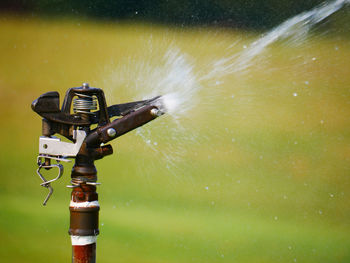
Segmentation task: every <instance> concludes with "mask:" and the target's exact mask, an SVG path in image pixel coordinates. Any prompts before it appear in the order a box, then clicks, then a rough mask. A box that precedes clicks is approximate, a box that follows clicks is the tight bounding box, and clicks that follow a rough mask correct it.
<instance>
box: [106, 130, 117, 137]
mask: <svg viewBox="0 0 350 263" xmlns="http://www.w3.org/2000/svg"><path fill="white" fill-rule="evenodd" d="M107 134H108V136H109V137H111V138H113V137H115V136H116V135H117V131H116V130H115V129H113V128H109V129H108V130H107Z"/></svg>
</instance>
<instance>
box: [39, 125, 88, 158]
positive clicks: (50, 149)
mask: <svg viewBox="0 0 350 263" xmlns="http://www.w3.org/2000/svg"><path fill="white" fill-rule="evenodd" d="M85 137H86V133H85V131H82V130H74V131H73V138H74V139H75V141H76V142H75V143H69V142H62V141H61V139H60V138H57V137H55V136H52V137H45V136H40V138H39V154H40V155H42V154H47V155H51V156H69V157H74V156H76V155H77V153H78V152H79V150H80V147H81V145H82V144H83V141H84V139H85Z"/></svg>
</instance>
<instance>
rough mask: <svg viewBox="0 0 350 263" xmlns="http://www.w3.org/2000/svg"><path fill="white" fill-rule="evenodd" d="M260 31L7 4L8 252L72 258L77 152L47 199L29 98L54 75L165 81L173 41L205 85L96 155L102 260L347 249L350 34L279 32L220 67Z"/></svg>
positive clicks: (231, 258)
mask: <svg viewBox="0 0 350 263" xmlns="http://www.w3.org/2000/svg"><path fill="white" fill-rule="evenodd" d="M257 37H259V35H258V34H257V33H251V32H244V31H237V30H228V29H225V30H224V29H215V28H210V29H208V28H169V27H166V26H159V25H154V24H153V25H152V24H144V25H141V24H132V23H107V22H96V21H89V20H84V19H81V20H70V19H38V18H33V17H11V16H7V17H6V16H3V17H0V55H1V59H0V120H1V127H2V129H1V131H0V138H1V139H0V142H1V149H2V151H1V153H0V167H1V168H2V172H1V182H0V197H1V200H2V202H1V206H0V208H1V212H0V234H1V237H2V238H1V240H2V245H1V246H0V258H1V262H37V263H39V262H69V261H70V257H71V247H70V246H71V245H70V238H69V236H68V234H67V231H68V225H69V210H68V203H69V195H70V190H69V189H68V188H66V187H65V186H66V185H67V184H69V181H70V174H69V172H70V169H71V166H72V164H68V165H65V174H64V176H63V178H62V179H61V180H60V181H59V182H57V183H55V184H53V187H54V189H55V192H54V195H53V197H52V198H51V200H49V202H48V205H47V206H46V207H43V206H42V201H43V199H44V197H45V195H46V189H44V188H43V187H40V185H39V184H40V180H39V178H38V177H37V175H36V173H35V171H36V155H37V148H38V146H37V145H38V136H40V133H41V120H40V118H39V116H38V115H36V114H35V113H34V112H32V111H31V109H30V104H31V102H32V101H33V100H34V99H35V98H37V97H38V96H39V95H40V94H42V93H44V92H46V91H54V90H57V91H59V92H60V94H61V101H62V99H63V94H64V92H65V91H66V90H67V89H68V88H70V87H74V86H79V85H81V83H82V82H89V83H90V85H91V86H94V87H98V88H102V89H104V90H105V92H106V95H107V101H108V102H109V103H110V104H115V103H120V102H126V101H128V100H134V99H138V98H140V99H141V98H143V97H144V96H147V95H148V94H151V93H154V90H156V91H158V90H159V91H160V92H161V91H162V87H160V86H163V85H164V86H166V85H169V83H167V82H165V81H164V79H163V76H164V77H165V76H167V74H168V73H169V70H170V69H169V66H170V65H169V64H171V63H172V62H175V61H176V59H175V60H166V59H165V57H166V54H168V53H167V52H169V50H170V51H171V52H172V53H171V54H175V55H178V56H182V55H183V56H184V57H185V59H186V63H185V64H184V66H186V65H189V66H190V67H189V68H190V69H191V74H189V75H186V74H185V75H184V76H185V77H184V79H182V80H181V81H179V85H182V86H186V85H193V83H192V82H190V81H189V79H187V77H188V78H190V77H191V76H192V77H193V76H194V79H195V81H196V83H195V85H194V86H196V87H197V88H198V86H199V87H200V88H198V89H197V92H196V93H195V94H193V95H191V93H190V92H189V93H186V92H185V93H184V94H183V96H184V97H186V96H188V99H187V101H186V103H185V104H184V105H183V108H182V109H183V110H184V112H181V109H179V110H178V112H177V113H176V114H175V115H173V116H169V115H164V116H162V117H161V118H159V119H157V120H155V121H154V122H152V123H150V124H148V125H146V126H145V127H143V128H142V129H141V130H138V131H136V132H135V131H134V132H131V133H130V134H127V135H125V136H123V137H121V138H120V139H118V140H116V141H115V142H113V143H112V145H113V147H114V150H115V153H114V155H113V156H108V157H106V158H104V159H103V160H99V161H97V162H96V166H97V169H98V176H99V182H101V183H102V184H101V186H99V187H98V193H99V200H100V205H101V212H100V236H99V237H98V244H97V259H98V262H101V263H102V262H137V263H142V262H144V263H146V262H152V263H155V262H162V263H163V262H200V263H204V262H259V263H261V262H269V263H271V262H308V263H309V262H350V249H349V248H350V239H349V235H350V223H349V222H350V221H349V217H350V192H349V189H350V129H349V127H350V59H349V58H350V45H349V44H350V43H349V42H350V39H349V38H346V37H344V36H337V35H327V34H321V32H315V33H314V34H312V35H311V36H310V37H309V38H307V39H305V40H303V41H300V42H299V43H297V44H295V43H294V44H293V43H290V42H288V41H285V42H278V43H275V44H273V45H272V46H270V47H268V49H267V50H266V51H265V52H264V53H263V54H261V55H260V56H258V57H257V58H256V60H254V64H253V66H251V67H250V68H249V69H247V70H245V71H244V72H236V73H230V74H228V73H227V74H226V73H225V72H224V73H225V74H224V73H222V74H217V75H218V76H217V78H216V77H215V76H211V77H208V76H210V73H211V72H215V71H213V69H212V68H211V66H210V65H213V62H214V61H216V60H220V59H221V58H227V57H230V56H232V55H234V54H237V53H238V52H241V51H242V50H243V49H244V48H245V47H246V46H249V43H251V41H252V40H254V39H256V38H257ZM185 68H186V67H185ZM183 72H184V68H183V67H182V66H181V64H180V66H179V67H175V68H174V72H171V73H174V74H175V75H176V74H180V75H181V74H183ZM185 73H186V72H185ZM187 73H188V72H187ZM219 75H220V76H219ZM197 82H198V83H197ZM152 87H154V90H153V89H152ZM181 88H183V87H181ZM179 89H180V87H179ZM166 90H167V89H166V88H164V91H166ZM184 90H185V91H188V90H190V89H186V88H184ZM161 95H163V94H161ZM189 106H191V107H189ZM186 107H188V109H187V108H186Z"/></svg>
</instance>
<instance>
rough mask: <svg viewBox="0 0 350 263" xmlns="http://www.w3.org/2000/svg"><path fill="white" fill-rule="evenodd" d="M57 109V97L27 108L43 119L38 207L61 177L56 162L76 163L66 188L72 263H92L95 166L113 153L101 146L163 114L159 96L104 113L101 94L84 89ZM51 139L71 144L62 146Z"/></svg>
mask: <svg viewBox="0 0 350 263" xmlns="http://www.w3.org/2000/svg"><path fill="white" fill-rule="evenodd" d="M59 105H60V101H59V93H58V92H56V91H53V92H47V93H45V94H43V95H41V96H40V97H39V98H38V99H36V100H35V101H33V103H32V109H33V111H35V112H36V113H38V114H39V115H40V116H41V117H43V120H42V135H43V136H41V137H40V138H39V155H38V158H37V164H38V169H37V174H38V175H39V177H40V179H41V180H42V181H43V183H41V186H43V187H45V188H47V189H48V190H49V192H48V195H47V196H46V198H45V200H44V203H43V205H46V203H47V201H48V200H49V198H50V196H51V195H52V193H53V188H52V186H51V184H52V183H53V182H54V181H56V180H58V179H59V178H60V177H61V176H62V174H63V165H62V164H61V162H70V161H71V158H73V159H75V164H74V166H73V169H72V173H71V185H68V186H67V187H69V188H72V194H71V201H70V206H69V210H70V228H69V234H70V236H71V241H72V246H73V255H72V262H73V263H77V262H79V263H83V262H84V263H94V262H96V237H97V235H98V234H99V228H98V215H99V210H100V206H99V203H98V195H97V192H96V186H97V185H99V183H97V170H96V167H95V165H94V161H95V160H98V159H101V158H103V157H105V156H107V155H110V154H112V153H113V149H112V146H111V145H109V144H106V143H108V142H109V141H111V140H114V139H116V138H118V137H119V136H121V135H123V134H125V133H127V132H129V131H131V130H133V129H135V128H137V127H140V126H142V125H144V124H146V123H148V122H150V121H152V120H154V119H155V118H157V117H159V116H161V115H162V114H164V109H163V107H162V103H161V97H160V96H157V97H154V98H152V99H149V100H142V101H135V102H129V103H124V104H116V105H112V106H109V107H107V104H106V100H105V96H104V92H103V90H101V89H98V88H92V87H89V85H88V84H87V83H83V85H82V86H81V87H77V88H70V89H68V91H67V92H66V96H65V98H64V101H63V104H62V108H61V109H60V108H59ZM114 117H116V119H114V120H113V121H112V120H111V119H112V118H114ZM94 125H97V126H96V127H94ZM54 134H59V135H61V136H63V137H65V138H66V139H68V140H69V141H71V142H65V141H62V140H61V139H60V138H58V137H55V136H53V135H54ZM42 168H44V169H46V170H50V169H53V168H57V170H58V173H57V176H56V177H55V178H54V179H51V180H47V179H46V178H45V177H44V176H43V174H42V172H43V170H42Z"/></svg>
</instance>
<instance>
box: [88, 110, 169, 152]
mask: <svg viewBox="0 0 350 263" xmlns="http://www.w3.org/2000/svg"><path fill="white" fill-rule="evenodd" d="M162 114H163V112H161V111H160V110H159V109H158V108H157V107H156V106H153V105H146V106H143V107H141V108H139V109H137V110H134V111H132V112H130V113H128V114H127V115H125V116H124V117H122V118H119V119H116V120H114V121H112V122H111V123H108V124H106V125H104V126H102V127H99V128H97V129H96V130H95V131H93V132H92V133H90V135H88V136H87V138H86V140H85V141H86V143H87V145H88V146H90V147H94V146H97V145H100V144H101V143H107V142H109V141H111V140H113V139H116V138H118V137H119V136H121V135H123V134H125V133H128V132H129V131H132V130H134V129H136V128H137V127H140V126H142V125H144V124H146V123H148V122H150V121H152V120H154V119H155V118H157V117H159V116H161V115H162Z"/></svg>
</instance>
